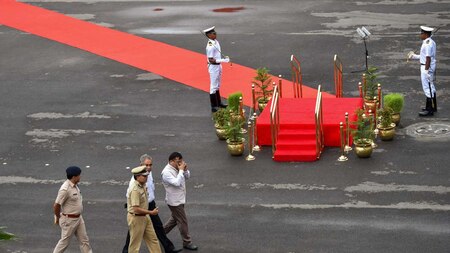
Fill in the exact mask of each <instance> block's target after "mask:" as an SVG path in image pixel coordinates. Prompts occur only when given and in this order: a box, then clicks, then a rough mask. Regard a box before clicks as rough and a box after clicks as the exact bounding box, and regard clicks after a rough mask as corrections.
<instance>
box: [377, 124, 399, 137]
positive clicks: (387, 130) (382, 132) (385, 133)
mask: <svg viewBox="0 0 450 253" xmlns="http://www.w3.org/2000/svg"><path fill="white" fill-rule="evenodd" d="M377 128H378V135H379V136H380V139H381V140H382V141H391V140H392V139H394V136H395V123H391V126H389V127H381V125H378V126H377Z"/></svg>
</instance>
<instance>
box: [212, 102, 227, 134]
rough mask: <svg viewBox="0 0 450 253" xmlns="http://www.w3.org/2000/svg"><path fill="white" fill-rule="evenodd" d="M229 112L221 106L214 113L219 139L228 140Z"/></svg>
mask: <svg viewBox="0 0 450 253" xmlns="http://www.w3.org/2000/svg"><path fill="white" fill-rule="evenodd" d="M228 118H229V114H228V111H227V110H226V109H224V108H219V109H218V110H217V111H216V112H215V113H213V120H214V127H215V128H216V135H217V138H219V140H226V139H227V135H226V129H225V127H226V125H227V124H228Z"/></svg>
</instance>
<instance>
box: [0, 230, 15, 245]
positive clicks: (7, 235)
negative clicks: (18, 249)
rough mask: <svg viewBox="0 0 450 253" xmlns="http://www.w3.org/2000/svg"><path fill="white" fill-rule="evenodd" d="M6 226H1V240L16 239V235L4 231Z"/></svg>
mask: <svg viewBox="0 0 450 253" xmlns="http://www.w3.org/2000/svg"><path fill="white" fill-rule="evenodd" d="M4 228H5V227H0V242H1V241H10V240H14V239H16V236H15V235H14V234H11V233H8V232H6V231H4V230H3V229H4Z"/></svg>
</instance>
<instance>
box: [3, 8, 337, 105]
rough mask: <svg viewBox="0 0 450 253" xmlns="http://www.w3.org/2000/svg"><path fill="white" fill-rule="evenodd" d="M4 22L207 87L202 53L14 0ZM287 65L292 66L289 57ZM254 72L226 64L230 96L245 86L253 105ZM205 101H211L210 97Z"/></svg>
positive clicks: (286, 88) (287, 92)
mask: <svg viewBox="0 0 450 253" xmlns="http://www.w3.org/2000/svg"><path fill="white" fill-rule="evenodd" d="M0 24H3V25H6V26H9V27H12V28H15V29H18V30H21V31H25V32H28V33H31V34H34V35H38V36H41V37H44V38H47V39H50V40H54V41H57V42H60V43H64V44H67V45H69V46H72V47H76V48H79V49H82V50H86V51H88V52H91V53H93V54H96V55H99V56H103V57H106V58H109V59H112V60H115V61H118V62H121V63H124V64H128V65H130V66H133V67H136V68H139V69H142V70H146V71H149V72H152V73H155V74H157V75H160V76H163V77H165V78H167V79H171V80H174V81H176V82H179V83H182V84H185V85H188V86H191V87H194V88H197V89H200V90H203V91H207V92H209V76H208V73H207V65H206V56H205V55H204V54H200V53H196V52H192V51H189V50H186V49H182V48H178V47H174V46H171V45H168V44H165V43H161V42H157V41H154V40H150V39H145V38H142V37H138V36H135V35H131V34H128V33H124V32H120V31H117V30H113V29H110V28H106V27H102V26H99V25H96V24H92V23H89V22H86V21H81V20H78V19H75V18H72V17H68V16H65V15H63V14H60V13H56V12H53V11H49V10H46V9H43V8H39V7H35V6H32V5H28V4H24V3H20V2H15V1H12V0H0ZM205 45H206V41H205ZM286 59H288V56H286ZM286 68H289V61H288V60H286ZM330 74H331V73H330ZM255 75H256V74H255V70H254V69H252V68H248V67H245V66H242V65H239V64H236V63H233V65H232V66H230V64H223V80H222V88H221V94H222V96H226V97H227V96H228V94H230V93H233V92H236V91H242V93H243V95H244V103H245V104H246V105H251V98H252V96H251V80H252V79H253V77H254V76H255ZM288 78H290V77H288ZM275 79H277V78H275ZM274 81H275V80H274ZM283 92H284V93H283V96H284V97H292V93H293V92H292V86H291V82H289V81H287V80H284V85H283ZM303 94H304V97H315V94H316V90H315V89H312V88H309V87H305V86H304V87H303ZM326 96H330V95H328V94H324V97H326ZM205 101H208V100H207V98H205ZM205 103H207V102H205Z"/></svg>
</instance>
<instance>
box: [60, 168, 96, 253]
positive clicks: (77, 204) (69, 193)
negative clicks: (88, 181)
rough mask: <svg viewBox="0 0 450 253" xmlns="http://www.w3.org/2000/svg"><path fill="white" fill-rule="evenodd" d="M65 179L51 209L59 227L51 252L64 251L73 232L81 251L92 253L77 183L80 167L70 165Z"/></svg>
mask: <svg viewBox="0 0 450 253" xmlns="http://www.w3.org/2000/svg"><path fill="white" fill-rule="evenodd" d="M66 174H67V180H66V181H65V182H64V184H63V185H62V186H61V188H59V191H58V196H57V197H56V201H55V204H54V205H53V211H54V214H55V224H59V226H60V227H61V239H60V240H59V241H58V244H56V247H55V249H54V250H53V253H59V252H64V251H65V250H66V248H67V247H68V246H69V243H70V239H71V238H72V236H73V235H74V234H75V236H76V237H77V239H78V242H79V244H80V250H81V252H83V253H92V249H91V245H89V238H88V236H87V234H86V226H85V224H84V220H83V216H81V213H82V212H83V203H82V202H83V198H82V197H81V192H80V189H79V188H78V183H79V182H80V177H81V169H80V168H79V167H76V166H71V167H68V168H67V169H66Z"/></svg>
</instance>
